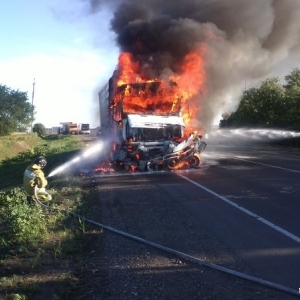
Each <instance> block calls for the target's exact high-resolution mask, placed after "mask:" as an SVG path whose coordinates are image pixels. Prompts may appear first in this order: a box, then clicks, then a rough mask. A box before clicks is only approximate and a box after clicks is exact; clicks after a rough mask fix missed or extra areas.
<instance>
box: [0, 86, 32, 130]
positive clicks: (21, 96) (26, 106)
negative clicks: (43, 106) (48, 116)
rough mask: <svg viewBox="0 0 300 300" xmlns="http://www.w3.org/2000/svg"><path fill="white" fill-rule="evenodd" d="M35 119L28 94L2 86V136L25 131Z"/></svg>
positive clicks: (0, 123)
mask: <svg viewBox="0 0 300 300" xmlns="http://www.w3.org/2000/svg"><path fill="white" fill-rule="evenodd" d="M33 117H34V106H33V105H31V104H30V103H29V102H28V97H27V93H24V92H20V91H19V90H12V89H10V88H8V87H7V86H5V85H1V84H0V135H8V134H10V133H12V132H14V131H25V130H26V128H28V127H29V126H30V124H31V123H32V121H33Z"/></svg>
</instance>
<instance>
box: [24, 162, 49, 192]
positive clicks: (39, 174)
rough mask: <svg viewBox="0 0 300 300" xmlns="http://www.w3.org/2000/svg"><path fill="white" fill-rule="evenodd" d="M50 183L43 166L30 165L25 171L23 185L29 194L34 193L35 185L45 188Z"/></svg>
mask: <svg viewBox="0 0 300 300" xmlns="http://www.w3.org/2000/svg"><path fill="white" fill-rule="evenodd" d="M47 184H48V181H47V179H46V178H45V175H44V172H43V171H42V170H41V167H40V166H39V165H36V164H32V165H30V166H28V167H27V168H26V170H25V172H24V176H23V185H24V189H25V191H26V192H27V193H28V194H29V195H34V186H35V185H37V186H38V187H39V188H44V187H45V186H46V185H47Z"/></svg>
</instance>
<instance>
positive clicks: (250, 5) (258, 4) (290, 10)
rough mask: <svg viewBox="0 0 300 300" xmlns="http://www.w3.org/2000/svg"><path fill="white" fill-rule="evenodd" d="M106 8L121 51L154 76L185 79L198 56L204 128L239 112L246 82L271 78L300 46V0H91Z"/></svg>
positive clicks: (199, 119)
mask: <svg viewBox="0 0 300 300" xmlns="http://www.w3.org/2000/svg"><path fill="white" fill-rule="evenodd" d="M104 5H105V6H108V7H110V8H111V9H113V18H112V20H111V29H112V30H113V31H114V32H115V33H116V36H117V38H116V39H117V43H118V46H119V48H120V50H121V51H128V52H131V53H132V54H133V56H134V58H135V59H138V60H139V61H140V62H142V63H143V66H144V71H145V72H146V73H147V75H148V76H149V77H153V78H154V77H156V78H157V77H158V78H159V77H161V78H162V77H163V76H165V75H169V74H173V73H180V72H181V69H180V62H181V61H182V60H183V58H184V57H185V55H186V54H187V53H189V52H190V51H196V52H198V53H199V55H201V56H202V57H203V59H204V68H205V73H206V79H205V86H206V89H205V93H199V95H198V96H197V97H196V98H195V99H193V101H197V102H198V103H199V107H201V110H199V112H198V115H197V119H196V123H198V124H197V125H199V126H201V127H204V128H208V127H209V126H210V125H211V124H212V122H213V120H214V119H215V117H216V116H219V115H221V113H223V112H232V111H234V109H236V107H237V105H238V103H239V98H240V96H241V94H242V90H243V89H244V87H245V82H251V81H252V80H257V79H260V78H263V77H266V76H268V74H269V73H270V71H271V70H272V68H273V67H274V66H275V65H276V64H277V63H279V62H280V61H282V60H283V59H285V58H287V57H288V56H289V54H290V53H292V51H293V50H294V49H297V48H298V49H299V45H300V34H299V29H300V1H297V0H264V1H261V0H251V1H249V0H185V1H182V0H143V1H140V2H138V1H136V0H107V1H104V0H90V8H91V10H92V11H93V12H97V11H98V10H99V9H101V8H102V7H103V6H104ZM199 71H200V70H199Z"/></svg>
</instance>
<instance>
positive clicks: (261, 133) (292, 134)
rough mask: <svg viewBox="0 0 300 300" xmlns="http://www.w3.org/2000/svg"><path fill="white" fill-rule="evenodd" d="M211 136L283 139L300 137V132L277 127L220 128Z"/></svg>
mask: <svg viewBox="0 0 300 300" xmlns="http://www.w3.org/2000/svg"><path fill="white" fill-rule="evenodd" d="M209 136H211V137H226V138H242V139H247V140H256V141H257V140H261V141H262V140H266V139H269V140H281V139H289V138H297V137H300V132H296V131H288V130H276V129H245V128H241V129H220V130H217V131H215V132H212V133H210V134H209Z"/></svg>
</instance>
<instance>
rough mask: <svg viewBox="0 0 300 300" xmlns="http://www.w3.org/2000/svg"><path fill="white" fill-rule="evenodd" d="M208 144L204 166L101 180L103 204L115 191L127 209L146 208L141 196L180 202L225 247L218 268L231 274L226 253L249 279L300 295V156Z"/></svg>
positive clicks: (229, 144)
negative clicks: (296, 292)
mask: <svg viewBox="0 0 300 300" xmlns="http://www.w3.org/2000/svg"><path fill="white" fill-rule="evenodd" d="M206 142H207V144H208V146H207V148H206V150H205V152H204V153H202V164H201V166H200V167H199V168H197V169H190V170H181V171H175V172H170V171H166V172H157V173H156V172H154V173H151V174H149V175H146V174H143V173H142V172H141V174H140V175H139V176H131V178H130V180H128V179H126V180H125V179H122V178H123V176H122V174H114V176H113V177H111V178H110V177H108V178H107V179H105V180H103V179H101V183H100V185H101V186H102V187H101V189H102V190H101V191H100V196H101V197H102V199H103V197H104V196H103V195H104V190H105V189H107V190H108V191H109V192H108V193H110V194H111V193H112V190H114V191H115V192H114V193H115V194H114V195H115V196H114V197H116V195H117V196H118V197H121V200H120V201H124V203H125V202H126V201H129V200H128V199H132V198H134V199H135V200H134V201H135V203H141V202H143V201H144V202H145V200H143V197H144V195H143V194H141V193H140V192H138V191H139V190H142V191H146V193H147V194H148V197H149V195H151V199H152V200H151V201H154V199H155V201H161V203H162V202H168V205H172V204H170V203H173V204H174V207H175V206H176V207H177V210H178V211H179V210H180V211H184V212H185V213H187V214H188V215H189V216H190V218H191V219H193V220H194V223H193V224H194V225H193V226H199V231H200V229H201V230H205V232H207V233H209V235H210V236H212V237H213V238H214V239H216V240H217V241H218V244H219V245H220V248H217V249H211V251H213V253H214V257H218V256H219V259H217V260H216V261H214V263H218V262H219V264H220V265H222V266H224V267H229V268H231V262H230V259H229V260H228V261H226V255H224V253H226V252H227V253H228V254H229V256H228V257H230V256H231V257H234V258H235V260H236V261H240V263H241V264H242V265H243V268H242V270H243V273H247V274H248V275H250V276H254V277H257V278H261V279H263V280H266V281H270V282H273V283H275V284H279V285H282V286H285V287H288V288H291V289H293V290H298V289H299V288H300V218H299V212H300V197H299V195H300V151H299V150H289V149H285V148H279V147H270V146H267V145H265V144H259V143H255V144H253V143H247V144H244V143H243V142H240V141H230V140H220V139H207V140H206ZM145 173H146V172H145ZM125 177H126V176H125ZM125 177H124V178H125ZM141 178H147V179H141ZM108 186H110V187H111V188H109V187H108ZM133 187H134V188H133ZM117 190H120V191H121V190H122V192H120V193H118V192H116V191H117ZM142 193H143V192H142ZM104 198H105V197H104ZM149 199H150V198H149ZM130 201H133V200H130ZM147 201H148V200H147ZM149 201H150V200H149ZM126 203H127V202H126ZM133 203H134V202H133ZM147 203H148V202H147ZM126 205H127V206H128V207H130V205H131V204H130V203H129V202H128V203H127V204H125V205H124V206H125V207H126ZM133 205H134V204H133ZM137 205H138V204H137ZM161 205H162V204H161ZM173 213H174V212H173ZM123 214H126V211H125V213H124V212H123ZM166 217H167V216H166ZM148 218H149V220H151V216H150V215H149V214H147V215H145V216H141V219H143V222H147V219H148ZM153 218H154V217H153ZM127 219H130V217H127ZM195 224H196V225H195ZM112 225H113V224H112ZM126 226H129V225H128V223H127V224H126ZM151 226H153V224H152V225H151ZM162 226H163V225H162ZM194 229H195V228H194ZM150 236H151V235H150ZM145 237H147V233H146V232H145ZM186 239H187V241H185V242H184V243H183V244H186V245H187V248H186V249H189V250H186V249H184V248H183V250H184V252H186V251H190V252H189V253H188V254H189V255H195V256H197V246H196V248H195V245H193V246H191V245H189V241H191V240H192V237H191V236H189V234H188V233H186ZM199 247H200V245H199ZM192 249H193V250H192ZM198 252H199V253H200V252H201V251H200V250H199V251H198ZM224 257H225V258H224Z"/></svg>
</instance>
